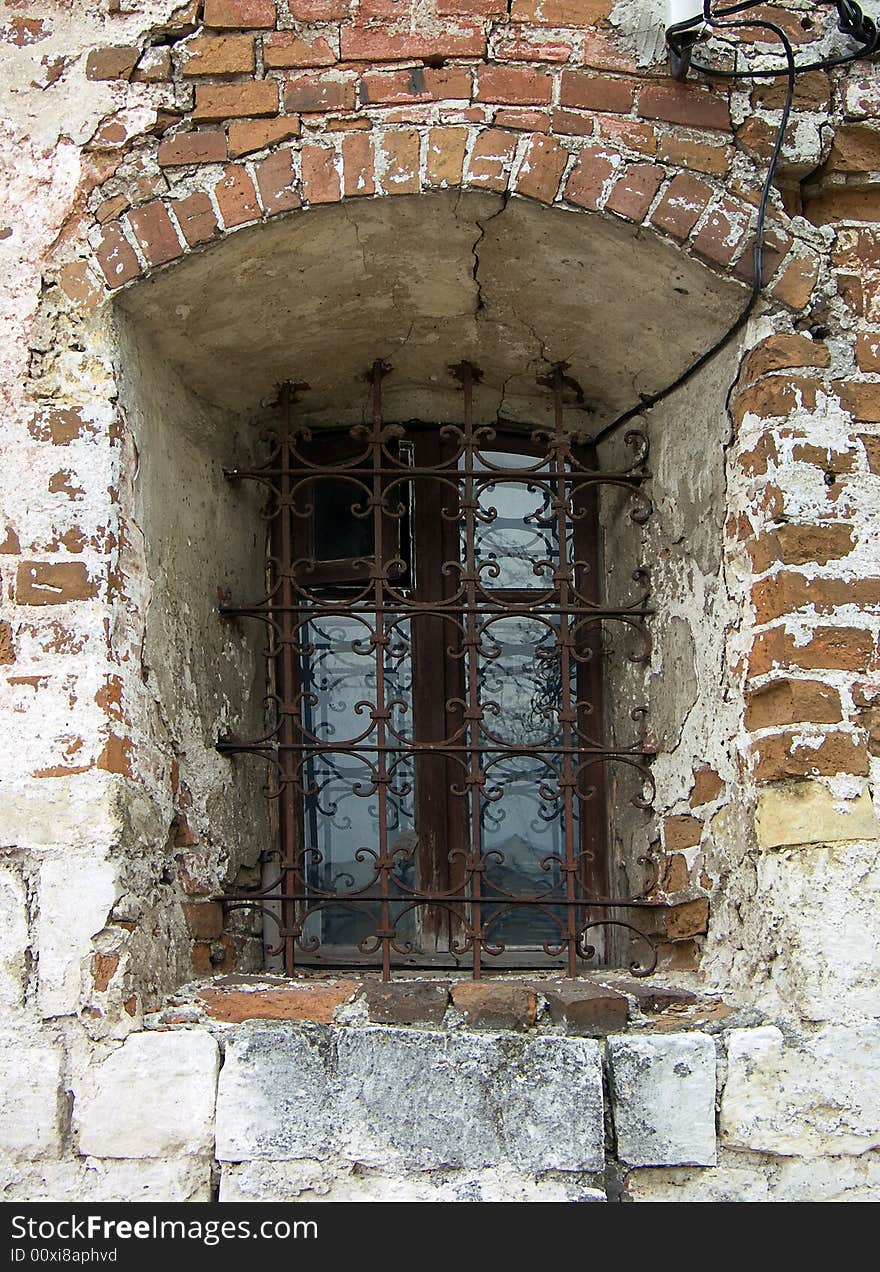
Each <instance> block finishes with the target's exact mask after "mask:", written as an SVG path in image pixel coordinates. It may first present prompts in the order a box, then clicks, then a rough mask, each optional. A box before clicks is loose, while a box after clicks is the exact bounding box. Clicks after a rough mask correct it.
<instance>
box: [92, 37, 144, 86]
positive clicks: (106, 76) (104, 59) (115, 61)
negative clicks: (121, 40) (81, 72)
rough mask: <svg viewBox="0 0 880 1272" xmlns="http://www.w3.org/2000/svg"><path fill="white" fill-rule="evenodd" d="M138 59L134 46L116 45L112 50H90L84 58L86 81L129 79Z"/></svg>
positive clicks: (137, 51)
mask: <svg viewBox="0 0 880 1272" xmlns="http://www.w3.org/2000/svg"><path fill="white" fill-rule="evenodd" d="M139 57H140V49H139V48H137V46H136V45H134V44H118V45H115V46H114V47H113V48H106V49H92V51H91V53H89V55H88V57H87V58H86V79H90V80H116V79H124V80H127V79H131V75H132V72H133V71H134V68H135V66H136V64H137V60H138V58H139Z"/></svg>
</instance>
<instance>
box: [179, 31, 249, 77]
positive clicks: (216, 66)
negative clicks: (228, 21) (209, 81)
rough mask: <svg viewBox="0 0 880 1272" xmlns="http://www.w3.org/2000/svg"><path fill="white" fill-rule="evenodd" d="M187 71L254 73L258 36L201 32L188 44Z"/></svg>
mask: <svg viewBox="0 0 880 1272" xmlns="http://www.w3.org/2000/svg"><path fill="white" fill-rule="evenodd" d="M183 52H184V60H183V64H182V70H183V74H184V75H187V76H195V75H252V74H253V71H254V37H253V36H252V35H216V36H200V37H199V38H198V39H195V40H191V41H190V42H189V44H187V45H186V46H185V47H184V51H183Z"/></svg>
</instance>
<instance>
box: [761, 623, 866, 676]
mask: <svg viewBox="0 0 880 1272" xmlns="http://www.w3.org/2000/svg"><path fill="white" fill-rule="evenodd" d="M875 665H876V651H875V643H874V637H873V636H872V634H871V633H870V632H866V631H864V630H863V629H862V628H860V627H816V628H814V629H813V631H812V632H811V633H810V639H809V640H808V641H806V642H803V641H801V640H799V639H798V638H796V637H795V636H793V635H791V634H790V633H789V632H787V631H786V630H785V628H784V627H772V628H770V630H769V631H766V632H761V634H760V635H759V636H758V637H757V639H756V640H755V643H754V645H753V647H752V651H751V653H750V654H749V672H748V674H749V677H750V678H753V677H755V676H763V675H765V674H766V673H767V672H768V671H772V670H773V669H774V668H780V669H783V670H784V669H785V668H788V667H802V668H803V669H804V670H805V671H820V670H822V671H866V670H868V669H869V668H871V667H873V666H875Z"/></svg>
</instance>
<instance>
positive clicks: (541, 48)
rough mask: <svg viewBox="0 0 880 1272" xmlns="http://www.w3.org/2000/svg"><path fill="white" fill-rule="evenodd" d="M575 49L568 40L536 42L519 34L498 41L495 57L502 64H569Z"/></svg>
mask: <svg viewBox="0 0 880 1272" xmlns="http://www.w3.org/2000/svg"><path fill="white" fill-rule="evenodd" d="M573 47H574V46H573V45H572V44H571V43H569V41H568V40H536V39H530V38H527V37H526V36H524V35H523V34H522V32H517V33H516V35H514V36H513V37H508V38H506V39H501V40H498V41H497V42H496V44H495V47H494V52H493V56H494V57H496V58H497V59H498V60H499V61H501V62H567V61H568V59H569V58H570V57H571V53H572V49H573Z"/></svg>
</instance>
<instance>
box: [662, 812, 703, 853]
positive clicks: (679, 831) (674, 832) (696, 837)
mask: <svg viewBox="0 0 880 1272" xmlns="http://www.w3.org/2000/svg"><path fill="white" fill-rule="evenodd" d="M702 837H703V823H702V822H701V821H700V819H699V818H698V817H691V815H690V813H677V814H675V815H674V816H672V817H664V818H663V847H664V848H665V849H666V851H667V852H682V851H683V850H684V849H685V848H695V847H696V846H697V844H699V842H700V840H701V839H702Z"/></svg>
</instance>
